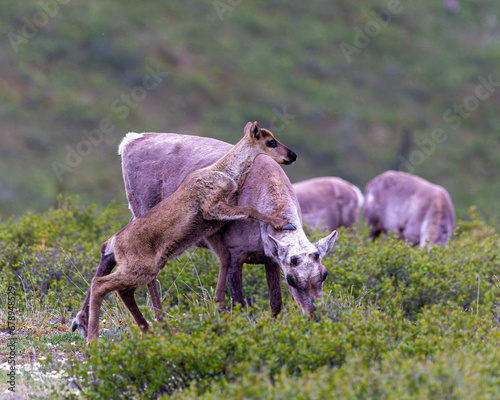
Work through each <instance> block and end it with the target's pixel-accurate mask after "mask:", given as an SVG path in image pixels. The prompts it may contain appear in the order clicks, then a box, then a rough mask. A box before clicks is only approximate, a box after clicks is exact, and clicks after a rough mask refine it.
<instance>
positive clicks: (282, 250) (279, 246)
mask: <svg viewBox="0 0 500 400" xmlns="http://www.w3.org/2000/svg"><path fill="white" fill-rule="evenodd" d="M267 237H268V238H269V240H271V242H272V244H273V253H274V254H275V255H277V256H278V258H279V259H280V260H282V261H283V260H285V259H286V253H287V249H286V246H285V245H284V244H283V243H281V242H280V241H279V240H278V239H276V238H275V237H272V236H271V235H267Z"/></svg>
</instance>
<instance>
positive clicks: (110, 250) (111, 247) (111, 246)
mask: <svg viewBox="0 0 500 400" xmlns="http://www.w3.org/2000/svg"><path fill="white" fill-rule="evenodd" d="M114 244H115V236H113V237H112V238H111V240H108V245H107V246H106V250H104V255H105V256H108V255H110V254H112V253H114V250H115V249H114Z"/></svg>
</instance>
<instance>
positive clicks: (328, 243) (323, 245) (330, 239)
mask: <svg viewBox="0 0 500 400" xmlns="http://www.w3.org/2000/svg"><path fill="white" fill-rule="evenodd" d="M337 236H338V233H337V231H333V232H332V233H330V234H329V235H328V236H325V237H324V238H322V239H320V240H318V241H317V242H316V243H315V245H316V248H317V249H318V251H319V252H320V254H321V257H324V256H325V255H326V254H328V253H329V252H330V250H331V249H332V247H333V244H334V243H335V240H337Z"/></svg>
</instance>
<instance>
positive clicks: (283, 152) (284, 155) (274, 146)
mask: <svg viewBox="0 0 500 400" xmlns="http://www.w3.org/2000/svg"><path fill="white" fill-rule="evenodd" d="M244 137H245V138H246V139H247V140H248V141H249V142H250V143H251V145H252V147H253V148H254V149H255V151H256V155H258V154H267V155H268V156H270V157H272V158H273V159H274V160H275V161H276V162H277V163H278V164H285V165H289V164H291V163H293V162H294V161H295V160H296V159H297V154H295V153H294V152H293V151H292V150H290V149H289V148H288V147H286V146H285V145H284V144H283V143H281V142H279V141H278V140H277V139H276V138H275V137H274V135H273V134H272V133H271V132H270V131H268V130H267V129H261V127H260V126H259V124H258V122H253V123H251V122H248V123H247V124H246V126H245V135H244Z"/></svg>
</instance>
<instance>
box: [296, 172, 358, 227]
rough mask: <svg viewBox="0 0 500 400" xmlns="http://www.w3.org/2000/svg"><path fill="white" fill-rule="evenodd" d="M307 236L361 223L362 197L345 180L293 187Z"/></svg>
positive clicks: (314, 180)
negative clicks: (316, 230)
mask: <svg viewBox="0 0 500 400" xmlns="http://www.w3.org/2000/svg"><path fill="white" fill-rule="evenodd" d="M293 189H294V190H295V194H296V195H297V199H298V200H299V203H300V209H301V210H302V218H303V220H304V222H305V224H306V225H307V228H308V233H310V231H311V230H313V229H318V230H319V231H320V232H326V231H333V230H335V229H338V228H339V227H341V226H345V227H350V226H352V225H354V226H355V227H356V225H357V224H358V215H359V210H360V208H361V207H362V206H363V194H362V193H361V190H359V189H358V188H357V187H356V186H354V185H353V184H351V183H349V182H347V181H346V180H344V179H341V178H337V177H333V176H327V177H321V178H312V179H307V180H305V181H301V182H296V183H294V184H293Z"/></svg>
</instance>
